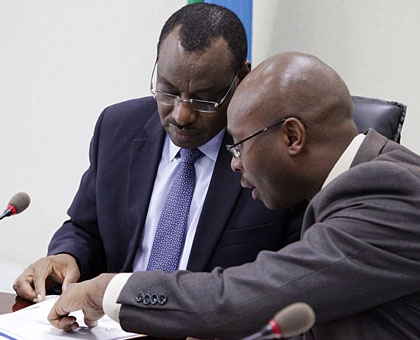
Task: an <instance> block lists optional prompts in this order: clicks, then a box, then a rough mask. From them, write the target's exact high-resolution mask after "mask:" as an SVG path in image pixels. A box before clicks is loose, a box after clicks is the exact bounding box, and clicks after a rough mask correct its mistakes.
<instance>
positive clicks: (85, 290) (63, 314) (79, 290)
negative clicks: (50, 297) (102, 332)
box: [48, 279, 104, 331]
mask: <svg viewBox="0 0 420 340" xmlns="http://www.w3.org/2000/svg"><path fill="white" fill-rule="evenodd" d="M97 290H98V285H97V284H96V279H92V280H88V281H84V282H82V283H73V284H71V285H69V286H68V287H67V289H66V291H65V292H63V294H62V295H61V296H60V298H59V299H58V300H57V302H56V303H55V305H54V306H53V308H52V309H51V311H50V314H49V315H48V321H50V322H51V324H52V325H53V326H54V327H56V328H59V329H63V330H67V331H68V330H73V329H74V327H76V326H74V323H72V321H73V319H69V313H71V312H74V311H77V310H80V309H81V310H83V314H84V316H85V323H86V325H87V326H89V327H95V326H96V325H97V320H99V319H100V318H101V317H102V316H103V315H104V312H103V310H102V303H98V302H94V301H93V300H92V298H91V295H92V294H95V293H96V291H97ZM101 302H102V301H101ZM77 327H78V325H77Z"/></svg>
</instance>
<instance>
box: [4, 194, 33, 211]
mask: <svg viewBox="0 0 420 340" xmlns="http://www.w3.org/2000/svg"><path fill="white" fill-rule="evenodd" d="M29 203H31V198H30V197H29V195H28V194H27V193H26V192H18V193H17V194H15V195H14V196H13V197H12V198H11V199H10V201H9V206H12V207H14V208H15V209H16V213H15V214H19V213H21V212H22V211H24V210H25V209H26V208H27V207H28V205H29Z"/></svg>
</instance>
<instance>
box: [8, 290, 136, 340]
mask: <svg viewBox="0 0 420 340" xmlns="http://www.w3.org/2000/svg"><path fill="white" fill-rule="evenodd" d="M57 299H58V296H56V295H53V296H51V295H50V296H47V297H46V299H45V301H43V302H40V303H37V304H35V305H31V306H29V307H26V308H23V309H21V310H19V311H17V312H14V313H8V314H3V315H0V340H3V339H9V340H35V339H40V340H49V339H51V340H56V339H57V340H58V339H59V340H66V339H86V340H89V339H98V340H99V339H100V340H121V339H131V338H137V337H141V336H142V335H139V334H134V333H127V332H125V331H123V330H122V329H121V327H120V325H119V324H118V323H117V322H115V321H114V320H112V319H111V318H109V317H108V316H106V315H105V316H104V317H103V318H101V319H100V320H99V321H98V326H96V327H94V328H88V327H86V325H85V323H84V322H83V313H82V311H77V312H74V313H71V314H70V315H73V316H75V317H76V318H77V323H78V324H79V325H80V326H81V327H80V328H78V329H77V330H75V331H73V332H64V331H62V330H59V329H56V328H55V327H53V326H52V325H51V324H50V323H49V322H48V320H47V316H48V314H49V312H50V310H51V308H52V306H53V305H54V303H55V301H57Z"/></svg>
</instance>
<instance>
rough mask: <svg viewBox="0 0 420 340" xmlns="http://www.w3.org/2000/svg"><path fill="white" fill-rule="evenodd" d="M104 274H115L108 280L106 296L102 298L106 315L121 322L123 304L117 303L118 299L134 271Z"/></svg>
mask: <svg viewBox="0 0 420 340" xmlns="http://www.w3.org/2000/svg"><path fill="white" fill-rule="evenodd" d="M102 275H113V277H112V278H110V280H109V281H108V284H107V287H106V289H105V293H104V297H103V300H102V309H103V310H104V312H105V314H106V315H108V316H109V317H110V318H111V319H113V320H114V321H116V322H118V323H119V317H118V315H119V313H120V309H121V304H119V303H117V299H118V296H119V295H120V293H121V290H122V289H123V287H124V286H125V284H126V283H127V281H128V279H129V278H130V276H131V275H132V273H121V274H102Z"/></svg>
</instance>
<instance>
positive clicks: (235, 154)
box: [226, 118, 287, 158]
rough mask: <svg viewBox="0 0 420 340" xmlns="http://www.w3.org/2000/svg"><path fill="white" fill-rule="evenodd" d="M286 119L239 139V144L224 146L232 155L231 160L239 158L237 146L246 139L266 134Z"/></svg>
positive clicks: (239, 151)
mask: <svg viewBox="0 0 420 340" xmlns="http://www.w3.org/2000/svg"><path fill="white" fill-rule="evenodd" d="M286 119H287V118H282V119H280V120H279V121H277V122H275V123H273V124H271V125H269V126H267V127H265V128H264V129H261V130H259V131H257V132H255V133H253V134H252V135H250V136H248V137H246V138H244V139H241V140H240V141H239V142H236V143H235V144H232V145H226V149H227V150H228V151H229V152H230V153H231V154H232V156H233V158H239V157H241V150H239V145H241V144H242V143H243V142H245V141H247V140H248V139H251V138H253V137H255V136H258V135H259V134H260V133H263V132H266V131H267V130H269V129H271V128H272V127H274V126H277V125H280V124H283V123H284V122H285V121H286Z"/></svg>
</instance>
